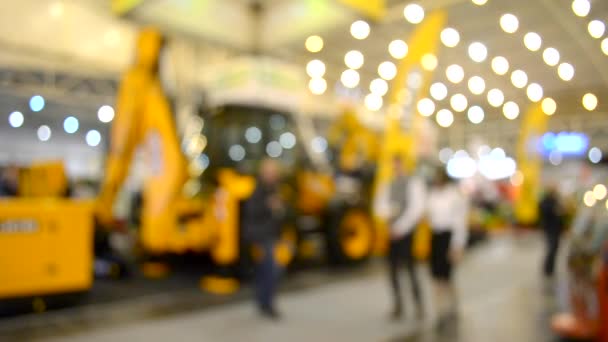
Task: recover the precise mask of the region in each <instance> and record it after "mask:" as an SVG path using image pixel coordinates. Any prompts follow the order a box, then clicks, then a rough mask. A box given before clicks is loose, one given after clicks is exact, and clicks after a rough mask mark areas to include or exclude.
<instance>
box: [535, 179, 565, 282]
mask: <svg viewBox="0 0 608 342" xmlns="http://www.w3.org/2000/svg"><path fill="white" fill-rule="evenodd" d="M539 213H540V223H541V227H542V229H543V232H544V235H545V242H546V246H547V251H546V254H545V261H544V264H543V274H544V275H545V277H547V278H551V277H552V276H553V273H554V270H555V260H556V258H557V251H558V248H559V240H560V236H561V233H562V229H563V224H564V222H563V216H562V210H561V205H560V203H559V198H558V194H557V189H556V188H555V186H549V187H547V190H546V192H545V194H544V196H543V198H542V199H541V202H540V205H539Z"/></svg>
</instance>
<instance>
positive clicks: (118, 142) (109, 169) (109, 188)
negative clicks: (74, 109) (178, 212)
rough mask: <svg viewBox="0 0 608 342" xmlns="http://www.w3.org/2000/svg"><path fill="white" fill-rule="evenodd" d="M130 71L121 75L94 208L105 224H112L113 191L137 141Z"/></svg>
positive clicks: (123, 175)
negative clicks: (100, 182) (103, 167)
mask: <svg viewBox="0 0 608 342" xmlns="http://www.w3.org/2000/svg"><path fill="white" fill-rule="evenodd" d="M134 76H135V75H134V74H133V73H129V74H127V75H126V76H125V78H124V79H123V81H122V83H121V86H120V89H119V92H118V99H117V102H116V112H117V115H116V117H115V119H114V122H113V125H112V129H111V132H110V149H109V154H108V157H107V160H106V171H105V177H104V180H103V182H102V185H101V189H100V194H99V197H98V200H97V205H96V208H95V212H96V217H97V219H98V221H99V223H101V224H102V225H104V226H108V225H111V224H112V221H113V214H112V208H113V204H114V201H115V199H116V195H117V193H118V191H119V189H120V187H121V185H122V183H123V182H124V180H125V178H126V177H127V175H128V171H129V166H130V165H131V160H132V159H133V155H134V151H135V148H136V147H137V145H138V143H139V132H138V129H137V126H136V122H137V110H136V108H137V105H136V101H137V96H134V95H135V94H136V92H137V90H136V89H137V86H138V84H137V83H139V82H137V80H136V78H135V77H134Z"/></svg>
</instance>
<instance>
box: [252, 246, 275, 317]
mask: <svg viewBox="0 0 608 342" xmlns="http://www.w3.org/2000/svg"><path fill="white" fill-rule="evenodd" d="M258 247H260V249H261V250H262V259H261V260H259V261H258V263H257V265H256V267H255V290H256V300H257V304H258V307H259V308H260V309H261V310H272V309H274V297H275V293H276V289H277V284H278V281H279V276H280V273H281V269H280V267H279V265H278V264H277V262H276V261H275V260H274V247H275V243H274V242H273V241H268V242H264V243H261V244H259V245H258Z"/></svg>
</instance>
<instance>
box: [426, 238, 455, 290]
mask: <svg viewBox="0 0 608 342" xmlns="http://www.w3.org/2000/svg"><path fill="white" fill-rule="evenodd" d="M451 241H452V232H451V231H440V232H433V237H432V239H431V274H432V275H433V278H435V279H437V280H446V281H449V280H450V279H452V262H451V261H450V255H449V253H450V242H451Z"/></svg>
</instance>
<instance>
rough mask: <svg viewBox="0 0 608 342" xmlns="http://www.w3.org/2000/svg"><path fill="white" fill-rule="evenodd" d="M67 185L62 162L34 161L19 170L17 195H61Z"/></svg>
mask: <svg viewBox="0 0 608 342" xmlns="http://www.w3.org/2000/svg"><path fill="white" fill-rule="evenodd" d="M67 187H68V178H67V176H66V173H65V168H64V166H63V162H61V161H51V162H44V163H34V164H32V165H30V166H28V167H26V168H22V169H20V170H19V196H22V197H44V196H47V197H62V196H65V194H66V192H67Z"/></svg>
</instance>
